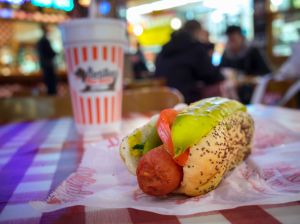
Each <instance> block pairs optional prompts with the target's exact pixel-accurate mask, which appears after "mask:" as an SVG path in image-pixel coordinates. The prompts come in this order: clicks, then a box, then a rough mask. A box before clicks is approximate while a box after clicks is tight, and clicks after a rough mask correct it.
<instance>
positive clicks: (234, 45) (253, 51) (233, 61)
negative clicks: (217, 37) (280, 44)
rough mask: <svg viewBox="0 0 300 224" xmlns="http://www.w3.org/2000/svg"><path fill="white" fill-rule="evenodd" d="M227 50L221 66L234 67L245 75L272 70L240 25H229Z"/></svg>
mask: <svg viewBox="0 0 300 224" xmlns="http://www.w3.org/2000/svg"><path fill="white" fill-rule="evenodd" d="M226 35H227V37H228V41H227V45H226V49H225V52H224V54H223V56H222V60H221V64H220V67H223V68H233V69H236V70H238V71H240V72H242V73H243V74H245V75H264V74H267V73H269V72H270V69H269V67H268V65H267V64H266V62H265V60H264V58H263V57H262V56H261V54H260V52H259V50H258V49H257V48H255V47H254V46H250V45H249V44H248V43H247V42H246V40H245V37H244V36H243V34H242V29H241V27H239V26H229V27H228V28H227V31H226Z"/></svg>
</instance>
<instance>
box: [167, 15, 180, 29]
mask: <svg viewBox="0 0 300 224" xmlns="http://www.w3.org/2000/svg"><path fill="white" fill-rule="evenodd" d="M170 25H171V28H172V29H173V30H179V29H180V28H181V26H182V22H181V20H180V19H179V18H177V17H175V18H173V19H171V22H170Z"/></svg>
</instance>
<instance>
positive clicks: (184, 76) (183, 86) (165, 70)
mask: <svg viewBox="0 0 300 224" xmlns="http://www.w3.org/2000/svg"><path fill="white" fill-rule="evenodd" d="M201 32H202V27H201V24H200V23H199V22H198V21H196V20H189V21H187V22H186V23H185V24H184V26H183V28H182V29H181V30H179V31H175V32H174V33H173V34H172V36H171V40H170V41H169V42H168V43H167V44H165V45H164V46H163V48H162V51H161V52H160V53H159V54H158V56H157V58H156V63H155V64H156V71H155V75H156V76H161V77H164V78H165V79H166V82H167V85H168V86H170V87H173V88H176V89H178V90H179V91H180V92H181V93H182V94H183V96H184V98H185V101H186V103H191V102H193V101H196V100H199V98H201V97H204V96H203V95H204V94H206V96H207V93H209V95H211V96H212V95H214V96H215V95H220V93H219V90H218V84H219V83H220V82H221V81H223V80H224V77H223V76H222V75H221V74H220V73H219V70H218V69H217V68H216V67H214V66H213V65H212V63H211V60H210V57H209V55H208V52H207V48H206V46H205V45H204V44H202V43H201V42H200V38H201V34H202V33H201ZM200 82H201V83H202V84H203V85H202V86H200V85H199V83H200ZM212 86H216V88H210V89H207V88H206V87H212ZM204 89H206V90H204ZM215 90H216V91H215ZM202 93H204V94H202Z"/></svg>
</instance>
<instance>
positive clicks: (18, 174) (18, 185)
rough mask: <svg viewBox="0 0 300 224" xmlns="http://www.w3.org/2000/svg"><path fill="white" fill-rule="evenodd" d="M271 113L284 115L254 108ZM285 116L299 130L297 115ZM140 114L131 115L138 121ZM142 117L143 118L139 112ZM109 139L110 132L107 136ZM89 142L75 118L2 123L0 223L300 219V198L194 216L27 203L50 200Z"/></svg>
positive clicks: (255, 108)
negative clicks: (47, 208)
mask: <svg viewBox="0 0 300 224" xmlns="http://www.w3.org/2000/svg"><path fill="white" fill-rule="evenodd" d="M249 109H250V110H252V111H256V112H257V113H264V114H265V115H266V116H275V117H279V116H280V111H281V110H282V109H280V108H275V107H274V108H273V107H267V108H264V107H262V106H251V107H250V108H249ZM290 114H291V116H288V117H287V118H285V119H281V120H282V123H283V124H285V125H287V126H289V125H292V124H294V125H293V127H294V128H295V129H297V130H298V131H300V124H295V121H294V120H293V118H295V116H300V111H293V110H291V111H290ZM137 117H139V116H137V115H134V116H132V117H129V118H127V119H129V120H130V119H131V120H133V119H135V120H137ZM140 117H141V116H140ZM103 137H105V136H103ZM83 147H84V143H83V141H82V139H81V138H80V137H79V136H78V134H77V133H76V131H75V125H74V122H73V120H72V119H71V118H60V119H53V120H39V121H35V122H21V123H12V124H8V125H3V126H0V223H16V224H17V223H75V224H76V223H105V224H108V223H134V224H138V223H167V224H168V223H169V224H173V223H174V224H177V223H183V224H185V223H221V224H225V223H234V224H235V223H236V224H246V223H256V224H259V223H268V224H273V223H289V224H291V223H295V224H296V223H299V220H300V202H292V203H287V204H280V205H265V206H246V207H240V208H236V209H229V210H222V211H215V212H207V213H201V214H196V215H189V216H165V215H159V214H155V213H151V212H145V211H139V210H135V209H114V210H97V209H94V208H88V207H83V206H75V207H71V208H67V209H62V210H58V211H55V212H50V213H43V214H41V213H39V212H37V211H36V210H34V209H33V208H32V207H30V205H29V204H28V201H32V200H45V199H46V198H47V196H48V194H49V193H50V192H52V191H53V190H54V189H55V188H56V187H57V186H58V185H59V184H60V183H61V181H62V180H64V179H65V178H66V177H67V176H68V175H69V174H70V173H72V172H74V171H75V170H76V168H77V166H78V164H79V162H80V159H81V157H82V155H83Z"/></svg>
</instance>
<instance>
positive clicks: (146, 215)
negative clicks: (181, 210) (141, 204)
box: [128, 208, 180, 224]
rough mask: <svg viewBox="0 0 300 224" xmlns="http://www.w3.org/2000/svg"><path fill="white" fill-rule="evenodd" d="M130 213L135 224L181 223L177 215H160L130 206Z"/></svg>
mask: <svg viewBox="0 0 300 224" xmlns="http://www.w3.org/2000/svg"><path fill="white" fill-rule="evenodd" d="M128 213H129V215H130V218H131V220H132V223H133V224H144V223H148V224H154V223H164V224H180V222H179V220H178V218H177V217H176V216H175V215H160V214H157V213H153V212H146V211H141V210H136V209H133V208H129V209H128Z"/></svg>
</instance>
